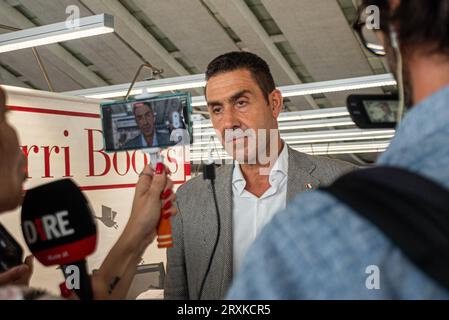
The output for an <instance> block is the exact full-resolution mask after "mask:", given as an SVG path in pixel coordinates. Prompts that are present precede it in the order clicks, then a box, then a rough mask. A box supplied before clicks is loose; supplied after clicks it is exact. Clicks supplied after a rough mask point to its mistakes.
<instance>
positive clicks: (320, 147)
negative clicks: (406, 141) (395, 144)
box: [190, 141, 390, 161]
mask: <svg viewBox="0 0 449 320" xmlns="http://www.w3.org/2000/svg"><path fill="white" fill-rule="evenodd" d="M389 144H390V142H389V141H381V142H366V143H363V144H362V143H340V144H316V145H312V146H309V147H293V149H295V150H297V151H299V152H304V153H309V154H317V153H320V154H343V153H372V152H383V151H385V150H386V149H387V148H388V146H389ZM217 153H218V156H219V157H220V159H224V158H225V157H226V158H228V159H230V158H231V157H230V156H229V155H228V154H227V153H226V152H224V151H218V150H217V151H214V152H213V153H212V157H213V158H217ZM208 156H209V153H208V152H191V153H190V159H191V160H192V161H194V160H195V159H197V160H199V159H207V157H208Z"/></svg>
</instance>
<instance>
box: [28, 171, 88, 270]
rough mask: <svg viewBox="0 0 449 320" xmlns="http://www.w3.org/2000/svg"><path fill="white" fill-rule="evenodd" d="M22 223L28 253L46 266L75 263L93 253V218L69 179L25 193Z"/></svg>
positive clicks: (82, 197) (85, 201) (83, 199)
mask: <svg viewBox="0 0 449 320" xmlns="http://www.w3.org/2000/svg"><path fill="white" fill-rule="evenodd" d="M21 220H22V232H23V236H24V238H25V241H26V243H27V245H28V247H29V249H30V251H31V252H32V253H33V255H34V256H35V257H36V258H37V259H38V260H39V261H40V262H41V263H42V264H43V265H45V266H51V265H66V264H70V263H74V262H77V261H80V260H82V259H84V258H85V257H86V256H88V255H90V254H91V253H93V252H94V251H95V248H96V243H97V227H96V223H95V219H94V217H93V215H92V211H91V209H90V206H89V203H88V201H87V199H86V197H85V196H84V194H83V193H82V192H81V190H80V189H79V188H78V186H77V185H76V184H75V183H74V182H73V181H72V180H71V179H64V180H59V181H55V182H52V183H48V184H45V185H42V186H39V187H36V188H33V189H31V190H28V191H27V192H26V194H25V198H24V201H23V204H22V217H21Z"/></svg>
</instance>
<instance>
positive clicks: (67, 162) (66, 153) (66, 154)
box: [61, 130, 73, 178]
mask: <svg viewBox="0 0 449 320" xmlns="http://www.w3.org/2000/svg"><path fill="white" fill-rule="evenodd" d="M64 136H65V137H68V136H69V132H68V131H67V130H65V131H64ZM61 149H63V150H64V163H65V176H64V178H71V177H73V176H72V175H71V173H70V147H62V148H61Z"/></svg>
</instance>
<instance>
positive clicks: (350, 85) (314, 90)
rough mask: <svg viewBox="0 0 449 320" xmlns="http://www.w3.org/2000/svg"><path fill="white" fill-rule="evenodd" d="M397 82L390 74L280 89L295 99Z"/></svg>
mask: <svg viewBox="0 0 449 320" xmlns="http://www.w3.org/2000/svg"><path fill="white" fill-rule="evenodd" d="M396 84H397V82H396V80H394V77H393V75H392V74H380V75H374V76H366V77H357V78H350V79H339V80H331V81H321V82H313V83H303V84H298V85H292V86H284V87H280V88H279V90H281V92H282V96H283V97H285V98H286V97H297V96H305V95H311V94H319V93H329V92H339V91H348V90H360V89H367V88H376V87H384V86H394V85H396ZM206 105H207V104H206V100H205V98H204V96H199V97H193V99H192V106H194V107H200V106H206Z"/></svg>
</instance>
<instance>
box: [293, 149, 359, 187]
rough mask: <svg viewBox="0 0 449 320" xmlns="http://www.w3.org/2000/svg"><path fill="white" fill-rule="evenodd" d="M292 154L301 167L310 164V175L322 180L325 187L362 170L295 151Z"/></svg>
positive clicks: (342, 162) (338, 161) (337, 161)
mask: <svg viewBox="0 0 449 320" xmlns="http://www.w3.org/2000/svg"><path fill="white" fill-rule="evenodd" d="M291 152H292V158H293V161H295V162H297V163H298V164H299V166H304V163H306V162H308V163H309V164H310V165H309V168H311V171H310V172H309V173H310V174H311V175H312V176H314V177H315V178H317V179H318V180H320V182H321V183H322V184H323V185H328V184H330V183H332V182H334V181H335V180H336V179H337V178H339V177H340V176H342V175H344V174H346V173H349V172H351V171H353V170H357V169H360V168H359V167H358V166H356V165H354V164H352V163H349V162H346V161H342V160H338V159H331V158H328V157H323V156H314V155H309V154H305V153H301V152H298V151H295V150H291Z"/></svg>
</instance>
